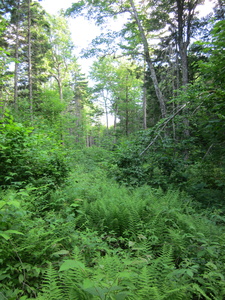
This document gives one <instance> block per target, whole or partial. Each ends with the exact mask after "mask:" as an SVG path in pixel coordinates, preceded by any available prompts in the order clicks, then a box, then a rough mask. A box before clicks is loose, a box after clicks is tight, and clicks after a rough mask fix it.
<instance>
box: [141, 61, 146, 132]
mask: <svg viewBox="0 0 225 300" xmlns="http://www.w3.org/2000/svg"><path fill="white" fill-rule="evenodd" d="M143 81H144V82H143V101H142V102H143V129H144V130H145V129H147V88H146V74H145V64H144V80H143Z"/></svg>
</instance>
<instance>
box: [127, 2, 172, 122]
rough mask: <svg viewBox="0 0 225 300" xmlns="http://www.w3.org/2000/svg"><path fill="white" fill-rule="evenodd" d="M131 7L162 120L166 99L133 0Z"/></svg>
mask: <svg viewBox="0 0 225 300" xmlns="http://www.w3.org/2000/svg"><path fill="white" fill-rule="evenodd" d="M130 5H131V7H132V14H133V17H134V19H135V21H136V23H137V25H138V29H139V32H140V35H141V39H142V43H143V46H144V56H145V60H146V63H147V65H148V68H149V70H150V73H151V78H152V81H153V85H154V89H155V93H156V96H157V99H158V101H159V105H160V110H161V115H162V118H165V117H166V99H165V97H164V95H163V94H162V91H161V90H160V88H159V83H158V79H157V77H156V73H155V68H154V66H153V63H152V60H151V57H150V53H149V45H148V41H147V38H146V35H145V32H144V28H143V26H142V24H141V21H140V19H139V16H138V13H137V10H136V7H135V5H134V1H133V0H130Z"/></svg>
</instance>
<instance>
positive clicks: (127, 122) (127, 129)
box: [125, 77, 129, 136]
mask: <svg viewBox="0 0 225 300" xmlns="http://www.w3.org/2000/svg"><path fill="white" fill-rule="evenodd" d="M127 80H128V77H126V94H125V102H126V117H125V132H126V135H127V136H128V135H129V107H128V106H129V93H128V86H127Z"/></svg>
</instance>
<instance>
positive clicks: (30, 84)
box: [28, 0, 33, 119]
mask: <svg viewBox="0 0 225 300" xmlns="http://www.w3.org/2000/svg"><path fill="white" fill-rule="evenodd" d="M31 1H32V0H28V83H29V101H30V114H31V119H33V82H32V53H31V51H32V49H31Z"/></svg>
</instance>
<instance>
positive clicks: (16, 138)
mask: <svg viewBox="0 0 225 300" xmlns="http://www.w3.org/2000/svg"><path fill="white" fill-rule="evenodd" d="M0 138H1V144H0V168H1V174H0V185H1V186H3V187H10V186H11V187H16V188H21V187H24V186H25V185H27V184H29V183H32V184H33V185H34V186H36V187H40V186H44V185H45V186H48V188H54V187H56V186H57V185H59V184H61V183H63V182H64V180H65V178H66V177H67V174H68V171H69V169H68V166H67V162H66V160H65V154H64V153H63V151H62V149H61V147H60V145H59V144H57V143H56V142H55V141H54V140H53V139H52V138H50V137H49V136H47V135H45V134H40V133H35V132H34V129H33V128H26V127H24V126H23V125H22V124H20V123H16V122H14V121H13V119H12V118H11V116H9V115H6V117H5V118H4V119H2V122H1V124H0Z"/></svg>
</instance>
